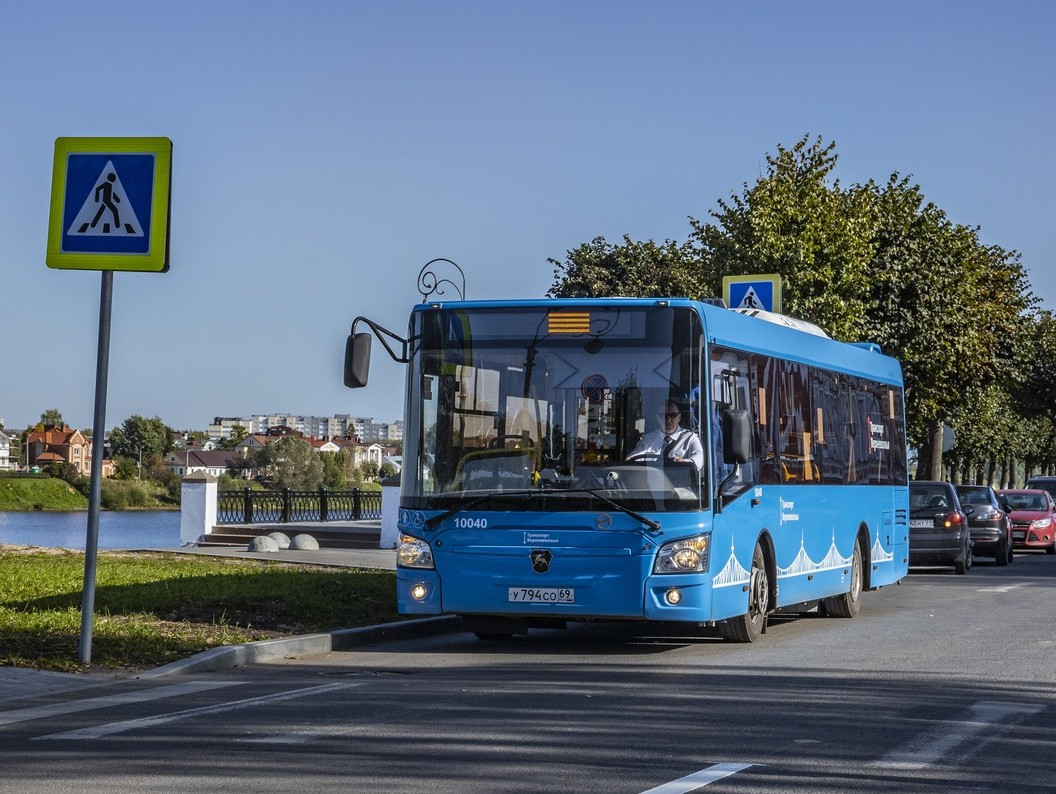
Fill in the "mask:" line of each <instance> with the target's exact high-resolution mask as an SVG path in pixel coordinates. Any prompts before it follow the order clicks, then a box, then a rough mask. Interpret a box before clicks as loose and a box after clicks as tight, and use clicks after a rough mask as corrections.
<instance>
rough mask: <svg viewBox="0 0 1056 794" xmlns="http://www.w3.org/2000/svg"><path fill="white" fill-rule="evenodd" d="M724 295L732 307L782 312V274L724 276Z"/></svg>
mask: <svg viewBox="0 0 1056 794" xmlns="http://www.w3.org/2000/svg"><path fill="white" fill-rule="evenodd" d="M722 297H723V299H724V300H725V301H726V305H727V306H729V307H730V308H731V309H756V310H761V311H764V312H776V313H778V314H780V313H781V275H780V274H779V273H772V274H767V275H758V274H753V275H750V276H723V278H722Z"/></svg>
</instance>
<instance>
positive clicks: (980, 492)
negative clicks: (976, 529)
mask: <svg viewBox="0 0 1056 794" xmlns="http://www.w3.org/2000/svg"><path fill="white" fill-rule="evenodd" d="M957 496H959V497H960V499H961V503H962V504H968V505H985V504H989V503H990V494H988V493H987V492H986V491H985V490H984V489H982V488H958V489H957Z"/></svg>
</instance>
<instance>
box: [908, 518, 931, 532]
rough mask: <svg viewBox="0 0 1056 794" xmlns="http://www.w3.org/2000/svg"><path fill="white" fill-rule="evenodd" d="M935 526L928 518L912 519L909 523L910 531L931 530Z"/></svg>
mask: <svg viewBox="0 0 1056 794" xmlns="http://www.w3.org/2000/svg"><path fill="white" fill-rule="evenodd" d="M933 526H935V522H934V521H932V520H931V519H930V518H914V519H913V520H912V521H910V522H909V528H910V529H931V528H932V527H933Z"/></svg>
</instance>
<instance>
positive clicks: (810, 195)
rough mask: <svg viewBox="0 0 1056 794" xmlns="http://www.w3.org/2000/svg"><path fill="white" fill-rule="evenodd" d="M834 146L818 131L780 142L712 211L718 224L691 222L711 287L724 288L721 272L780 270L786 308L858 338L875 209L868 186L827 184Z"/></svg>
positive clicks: (715, 291)
mask: <svg viewBox="0 0 1056 794" xmlns="http://www.w3.org/2000/svg"><path fill="white" fill-rule="evenodd" d="M835 149H836V144H835V142H832V143H829V144H827V145H822V140H821V137H820V136H819V137H818V138H817V139H816V140H815V141H814V142H813V143H811V142H810V140H809V136H804V137H803V138H801V139H800V140H799V141H797V142H796V144H795V145H794V146H792V147H791V148H789V149H786V148H784V147H782V146H778V148H777V154H776V155H767V156H766V163H767V168H766V173H765V174H764V175H763V176H761V177H760V178H759V179H758V180H757V181H756V183H755V184H754V185H752V186H751V187H749V186H748V184H747V183H745V185H744V190H743V193H742V194H741V195H739V196H738V195H732V196H731V197H730V200H729V201H723V200H720V201H719V209H718V210H717V211H712V212H711V213H710V215H711V217H712V218H714V219H715V220H716V221H717V224H711V223H702V222H700V221H698V220H696V219H693V218H691V219H690V223H691V225H692V227H693V238H694V241H695V244H696V246H697V250H698V257H697V258H698V260H699V261H700V263H701V268H702V271H703V279H704V281H705V283H706V284H707V289H708V292H709V293H710V294H712V295H721V294H722V292H721V290H722V278H723V277H724V276H733V275H751V274H755V273H777V274H779V275H780V276H781V283H782V297H783V304H784V311H785V313H786V314H790V315H792V316H794V317H799V318H801V319H804V320H809V321H811V322H813V323H815V324H817V325H818V326H820V327H821V328H823V329H824V330H825V331H826V332H828V333H829V334H830V335H831V336H833V337H835V338H837V339H844V340H857V339H859V338H860V336H861V331H862V323H863V317H864V314H865V307H866V299H867V286H868V285H867V282H866V278H865V276H866V270H867V266H868V263H869V261H870V260H871V258H872V256H873V250H874V243H873V238H874V233H875V229H876V217H875V213H874V212H873V206H872V201H871V197H870V195H869V193H868V191H866V190H864V189H862V188H858V187H855V188H851V189H849V190H844V189H842V188H841V187H840V184H839V182H838V181H832V182H831V184H830V178H831V174H832V171H833V169H834V168H835V167H836V161H837V157H838V156H837V154H836V151H835Z"/></svg>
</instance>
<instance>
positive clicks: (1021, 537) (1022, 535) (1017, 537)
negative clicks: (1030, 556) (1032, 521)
mask: <svg viewBox="0 0 1056 794" xmlns="http://www.w3.org/2000/svg"><path fill="white" fill-rule="evenodd" d="M1026 537H1027V533H1026V532H1013V533H1012V540H1026Z"/></svg>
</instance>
